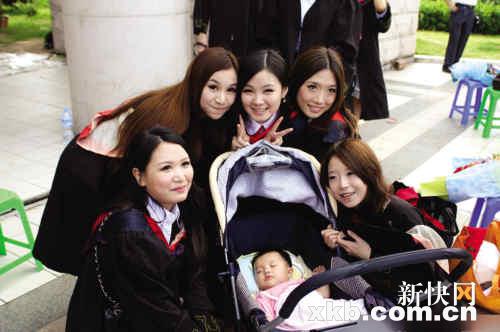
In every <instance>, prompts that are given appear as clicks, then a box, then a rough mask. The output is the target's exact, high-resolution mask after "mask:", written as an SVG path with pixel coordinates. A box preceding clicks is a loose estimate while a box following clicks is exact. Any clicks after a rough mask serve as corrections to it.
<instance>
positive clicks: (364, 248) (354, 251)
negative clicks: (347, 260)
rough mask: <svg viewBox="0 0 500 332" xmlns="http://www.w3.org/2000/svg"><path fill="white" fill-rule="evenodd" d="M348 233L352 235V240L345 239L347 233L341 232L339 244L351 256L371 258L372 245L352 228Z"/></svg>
mask: <svg viewBox="0 0 500 332" xmlns="http://www.w3.org/2000/svg"><path fill="white" fill-rule="evenodd" d="M347 235H349V236H350V237H352V240H345V239H344V237H345V234H344V233H342V232H341V234H340V236H339V238H338V239H337V243H338V244H339V246H341V247H342V248H343V249H344V250H345V251H346V252H347V253H348V254H349V255H351V256H354V257H358V258H361V259H369V258H370V256H371V253H372V248H371V247H370V245H369V244H368V243H367V242H366V241H365V240H363V239H362V238H360V237H359V236H358V235H357V234H356V233H354V232H352V231H350V230H348V231H347Z"/></svg>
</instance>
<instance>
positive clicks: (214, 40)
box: [193, 0, 275, 57]
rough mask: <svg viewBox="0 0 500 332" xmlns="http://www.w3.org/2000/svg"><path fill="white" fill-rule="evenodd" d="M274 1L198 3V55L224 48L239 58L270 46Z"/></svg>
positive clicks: (203, 0)
mask: <svg viewBox="0 0 500 332" xmlns="http://www.w3.org/2000/svg"><path fill="white" fill-rule="evenodd" d="M274 1H275V0H238V1H234V0H195V2H194V9H193V32H194V34H195V45H194V49H195V53H196V54H198V52H200V51H202V50H204V49H205V48H206V47H214V46H221V47H224V48H226V49H228V50H231V51H232V52H233V53H234V54H236V56H238V57H239V56H243V55H246V54H248V53H250V52H252V51H254V50H257V49H260V48H265V47H268V46H270V45H271V40H270V39H269V29H270V26H269V23H270V21H269V15H268V13H269V12H270V6H272V5H273V2H274Z"/></svg>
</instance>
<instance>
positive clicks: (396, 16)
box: [379, 0, 420, 64]
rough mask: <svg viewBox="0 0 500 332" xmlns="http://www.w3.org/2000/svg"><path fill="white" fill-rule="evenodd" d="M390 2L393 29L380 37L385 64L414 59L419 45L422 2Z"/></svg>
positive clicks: (381, 53)
mask: <svg viewBox="0 0 500 332" xmlns="http://www.w3.org/2000/svg"><path fill="white" fill-rule="evenodd" d="M388 2H389V3H390V4H391V9H392V24H391V28H390V29H389V31H387V33H384V34H380V35H379V42H380V56H381V61H382V63H383V64H387V63H390V62H393V61H394V60H396V59H404V58H411V57H413V56H414V55H415V49H416V44H417V28H418V9H419V6H420V0H388Z"/></svg>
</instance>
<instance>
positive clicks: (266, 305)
mask: <svg viewBox="0 0 500 332" xmlns="http://www.w3.org/2000/svg"><path fill="white" fill-rule="evenodd" d="M252 267H253V270H254V275H255V281H256V284H257V287H258V288H259V290H260V291H259V292H258V293H257V296H256V301H257V303H258V304H259V307H260V309H261V310H262V311H263V312H264V313H265V315H266V318H267V320H269V321H272V320H273V319H275V318H276V317H277V316H278V312H279V310H280V309H281V307H282V306H283V303H284V302H285V300H286V299H287V297H288V295H289V294H290V293H291V292H292V291H293V290H294V289H295V288H296V287H297V286H298V285H300V284H301V283H302V282H303V281H304V279H296V280H294V279H291V277H292V261H291V258H290V255H289V254H288V253H287V252H286V251H284V250H281V249H270V250H264V251H260V252H259V253H257V254H256V255H255V257H254V258H253V260H252ZM325 270H326V269H325V267H324V266H322V265H319V266H317V267H316V268H315V269H314V270H313V271H312V273H313V275H314V274H316V273H321V272H324V271H325ZM329 298H330V288H329V286H328V285H325V286H322V287H320V288H318V289H317V290H315V291H313V292H311V293H309V294H307V295H306V296H305V297H303V298H302V299H301V300H300V302H299V303H298V304H297V306H296V307H295V309H294V310H293V312H292V314H291V315H290V317H289V318H288V319H287V320H286V321H285V322H283V323H282V324H281V325H280V326H279V328H280V329H281V330H293V331H296V330H300V331H302V330H313V329H321V328H325V327H333V326H336V325H342V324H345V323H346V322H347V321H348V317H344V320H336V321H331V320H326V319H325V320H321V319H318V318H319V317H315V315H314V314H313V312H312V311H313V308H326V307H327V306H328V305H330V306H332V307H339V306H342V307H344V306H346V305H349V307H350V308H357V309H359V313H360V314H366V309H365V306H364V303H363V299H357V300H344V299H338V300H333V299H329ZM327 299H329V300H327ZM328 301H330V304H328ZM351 310H352V309H351ZM323 318H326V317H323ZM353 318H354V317H353Z"/></svg>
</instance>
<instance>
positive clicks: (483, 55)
mask: <svg viewBox="0 0 500 332" xmlns="http://www.w3.org/2000/svg"><path fill="white" fill-rule="evenodd" d="M447 43H448V32H442V31H418V32H417V54H422V55H439V56H444V53H445V51H446V45H447ZM462 57H464V58H478V59H493V60H500V35H478V34H472V35H470V36H469V40H468V41H467V45H466V46H465V50H464V54H463V55H462Z"/></svg>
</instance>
